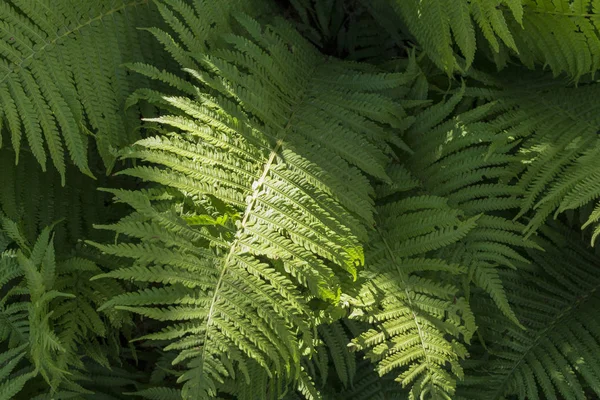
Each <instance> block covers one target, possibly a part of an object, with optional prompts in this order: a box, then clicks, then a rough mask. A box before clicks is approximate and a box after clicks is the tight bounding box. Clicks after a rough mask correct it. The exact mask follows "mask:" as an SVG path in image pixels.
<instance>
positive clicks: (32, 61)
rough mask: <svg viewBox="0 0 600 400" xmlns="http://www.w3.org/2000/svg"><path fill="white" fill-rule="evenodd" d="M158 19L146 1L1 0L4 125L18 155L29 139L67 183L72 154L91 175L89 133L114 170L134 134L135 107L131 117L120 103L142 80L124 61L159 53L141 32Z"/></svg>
mask: <svg viewBox="0 0 600 400" xmlns="http://www.w3.org/2000/svg"><path fill="white" fill-rule="evenodd" d="M157 17H159V16H158V13H156V10H155V9H154V8H153V7H152V6H151V3H150V2H149V1H148V0H130V1H126V0H123V1H121V0H119V1H108V0H102V1H98V2H93V3H90V2H78V1H69V0H58V1H40V2H28V1H27V2H24V1H3V2H2V4H1V5H0V109H1V110H2V113H0V126H3V127H5V128H6V133H7V135H3V136H4V138H5V139H8V138H10V139H9V141H10V143H11V145H12V147H13V149H14V150H15V152H16V154H17V160H18V159H19V154H20V149H21V146H22V143H23V142H26V143H27V145H28V147H29V149H30V150H31V152H32V153H33V155H34V156H35V158H36V160H37V161H38V163H39V164H40V165H41V166H42V169H44V170H45V168H46V164H47V162H48V159H50V161H51V163H52V164H53V165H54V167H55V168H56V169H57V170H58V172H59V174H60V175H61V177H62V180H63V184H64V180H65V174H66V164H67V160H66V159H67V158H70V160H71V161H72V162H73V164H75V165H76V166H77V168H79V170H81V171H82V172H84V173H85V174H87V175H90V176H91V175H92V171H91V170H90V168H89V165H88V150H87V149H88V136H90V135H91V136H93V137H94V138H95V141H96V145H97V148H98V150H99V152H100V155H101V156H102V159H103V160H104V163H105V166H106V167H107V168H108V169H110V168H112V165H113V163H114V159H115V157H114V154H112V153H113V152H114V149H116V148H120V147H122V146H124V145H127V144H130V143H132V142H133V141H134V140H135V139H137V138H136V137H135V136H132V132H133V131H134V129H135V128H136V126H137V125H139V120H138V118H136V111H135V110H131V111H130V112H129V114H127V115H126V114H125V113H124V112H123V105H124V100H125V97H126V96H127V95H128V94H129V93H130V92H131V91H132V90H134V89H136V88H138V87H140V85H141V84H142V83H143V82H144V80H143V79H140V78H139V77H131V76H129V75H127V74H126V73H125V70H124V69H122V68H121V66H120V65H121V64H122V63H123V62H125V61H142V60H148V55H150V54H159V53H157V52H156V49H157V47H155V46H154V45H153V41H152V40H151V37H150V36H149V35H147V34H146V33H144V32H140V31H139V30H137V27H139V26H144V25H148V24H156V23H159V18H157ZM158 60H160V58H158V57H157V62H158ZM7 141H8V140H7ZM2 144H4V145H7V144H8V143H1V142H0V145H2Z"/></svg>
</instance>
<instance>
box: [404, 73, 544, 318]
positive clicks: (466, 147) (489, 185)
mask: <svg viewBox="0 0 600 400" xmlns="http://www.w3.org/2000/svg"><path fill="white" fill-rule="evenodd" d="M467 90H469V89H467V88H465V86H464V84H463V85H462V86H461V88H460V89H458V91H457V92H456V93H455V94H454V95H453V96H452V97H451V98H449V99H448V100H447V101H443V102H440V103H438V104H435V105H433V106H431V107H430V108H428V109H426V110H424V111H423V112H421V113H420V114H418V115H417V116H416V120H415V122H414V124H413V126H412V127H411V128H410V129H409V130H408V132H407V134H406V140H407V143H408V144H409V146H410V147H411V148H412V149H413V151H414V155H413V156H412V157H411V158H410V159H409V160H408V162H407V168H408V169H409V170H410V171H411V172H412V173H413V174H414V176H415V177H417V178H419V180H420V181H421V182H422V186H423V189H424V191H425V192H426V193H428V194H430V195H435V196H441V197H443V198H445V199H447V201H448V204H449V205H450V206H451V207H453V208H455V209H456V210H460V211H461V212H462V213H464V215H465V216H466V217H475V216H479V218H478V219H477V222H476V225H477V226H476V227H474V228H473V229H472V230H470V231H469V233H468V234H466V235H465V236H464V238H461V240H460V241H458V242H456V243H454V244H452V245H451V246H448V247H445V248H444V249H441V250H440V251H439V253H438V254H437V256H438V257H440V258H442V259H444V260H448V261H449V262H454V263H458V264H461V265H464V266H466V267H467V268H469V273H468V276H469V277H470V278H469V279H471V280H472V282H473V283H474V284H475V285H476V286H477V287H479V288H481V289H483V290H484V291H485V292H486V293H488V294H489V295H490V296H491V297H492V298H493V299H494V301H495V302H496V304H497V305H498V308H499V309H500V310H501V311H502V312H503V313H504V314H505V315H507V316H509V317H510V318H511V319H512V320H513V321H514V322H516V323H518V321H517V319H516V317H515V315H514V313H513V311H512V310H511V308H510V306H509V304H508V301H507V299H506V295H505V293H504V291H503V289H502V284H501V280H500V277H499V271H498V270H499V269H501V268H515V265H516V263H522V262H526V261H527V260H526V259H525V258H524V257H523V255H522V252H523V251H524V250H525V249H528V248H536V247H537V246H536V244H535V242H533V241H532V240H525V239H524V238H523V235H522V231H523V229H524V228H525V226H524V225H523V224H521V223H519V222H517V221H513V220H512V216H513V215H514V211H516V209H517V208H518V207H519V205H520V200H519V199H520V198H521V197H522V195H523V192H524V191H523V190H522V189H520V188H519V187H515V186H514V185H513V184H511V182H510V181H511V179H512V177H513V173H514V172H513V166H514V164H516V163H518V162H519V161H520V158H519V157H518V156H517V155H515V154H514V150H513V148H514V147H515V144H513V143H508V144H502V145H499V144H498V143H497V136H496V134H495V131H493V130H490V129H489V128H488V125H487V124H486V123H485V122H483V121H485V120H486V119H487V118H489V117H491V116H494V115H496V113H497V112H498V111H502V110H503V107H504V105H503V104H501V103H498V102H496V101H492V102H485V103H483V104H482V105H480V106H478V107H475V108H472V109H470V110H469V111H466V112H462V113H456V114H455V115H452V114H451V113H453V112H455V109H456V108H457V105H458V104H459V102H461V101H469V98H468V97H465V93H466V91H467ZM468 94H469V95H470V93H468ZM451 115H452V116H451ZM449 116H451V117H449ZM507 211H510V212H508V213H507Z"/></svg>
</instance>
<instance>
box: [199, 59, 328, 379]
mask: <svg viewBox="0 0 600 400" xmlns="http://www.w3.org/2000/svg"><path fill="white" fill-rule="evenodd" d="M320 65H321V62H317V63H315V65H314V66H313V68H312V71H311V73H310V74H308V76H313V75H314V73H315V71H316V70H317V69H318V68H319V66H320ZM308 87H309V85H308V84H307V85H306V86H305V89H304V91H303V92H302V93H301V94H300V95H299V96H298V102H297V103H296V104H295V105H294V106H293V108H292V110H291V113H290V115H289V117H288V120H287V123H286V125H285V126H284V127H283V129H282V131H281V132H280V133H279V134H278V136H277V142H276V143H275V146H274V147H273V148H272V149H271V152H270V154H269V158H268V159H267V162H266V163H265V164H264V167H263V170H262V174H261V175H260V178H259V179H258V180H255V181H254V182H253V183H252V185H251V186H250V187H252V188H253V190H252V194H251V195H250V196H251V201H249V202H248V204H247V206H246V209H245V211H244V214H243V216H242V219H241V222H240V224H239V228H238V230H237V232H236V233H235V236H234V239H233V241H232V242H231V245H230V249H229V253H228V254H227V257H226V258H225V260H224V261H223V267H222V270H221V273H220V275H219V278H218V280H217V283H216V285H215V289H214V293H213V297H212V299H211V301H210V306H209V310H208V314H207V316H206V322H205V324H204V325H205V326H206V329H205V332H204V340H203V341H202V343H203V345H202V352H201V354H200V362H201V364H200V368H203V364H204V360H205V357H206V348H207V345H206V343H207V342H208V339H209V336H210V332H211V327H212V326H213V324H212V320H213V317H214V311H215V305H216V303H217V302H218V300H219V291H220V289H221V287H222V285H223V280H224V279H225V275H226V273H227V270H228V268H229V267H230V263H231V259H232V258H234V257H235V256H236V254H237V252H238V247H239V246H240V244H241V238H242V237H243V236H244V232H245V230H246V223H247V221H248V218H250V216H251V215H252V214H253V209H254V207H255V206H256V204H257V203H258V200H259V197H260V192H261V190H262V188H263V186H264V185H265V184H266V178H267V176H268V175H269V173H270V172H271V167H272V166H273V163H274V161H275V159H276V158H277V157H278V156H279V152H280V151H281V150H282V148H283V145H284V141H283V140H284V139H285V137H286V136H287V134H288V133H289V130H290V128H291V126H292V121H293V120H294V116H295V114H296V110H297V109H298V108H299V107H300V106H301V105H302V104H303V103H304V100H305V98H306V95H307V93H309V91H308V90H307V89H308Z"/></svg>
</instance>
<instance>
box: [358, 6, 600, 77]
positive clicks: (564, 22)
mask: <svg viewBox="0 0 600 400" xmlns="http://www.w3.org/2000/svg"><path fill="white" fill-rule="evenodd" d="M388 2H389V3H390V4H391V5H392V6H393V8H394V9H395V10H396V12H397V13H398V15H399V16H400V17H401V18H402V19H403V21H404V23H405V24H406V26H407V28H408V30H409V31H410V33H411V34H413V35H414V36H415V38H416V41H417V42H418V43H419V45H421V46H422V47H423V50H424V51H425V52H426V53H427V55H428V56H429V58H430V59H431V60H432V61H433V62H434V63H435V64H436V65H437V66H438V67H439V68H440V69H442V70H443V71H446V72H448V73H452V72H454V71H456V70H458V71H466V70H468V69H469V67H470V66H471V65H473V63H474V62H475V60H476V57H477V50H478V49H479V50H481V52H482V53H483V54H486V55H487V56H488V57H489V58H490V59H491V60H493V61H494V62H495V63H496V65H497V67H498V68H504V67H506V66H507V65H508V63H509V62H510V59H511V58H513V57H514V56H516V57H518V58H519V60H520V61H521V63H522V64H523V65H524V66H526V67H528V68H531V69H533V68H535V67H536V65H538V66H540V65H541V66H543V67H549V68H550V69H551V70H552V72H553V74H554V76H555V77H556V76H559V75H561V74H562V73H566V74H567V75H569V76H570V77H571V78H572V79H573V80H575V81H577V80H579V78H581V77H582V76H583V75H586V74H588V73H590V72H591V73H594V72H596V71H597V70H598V67H599V66H600V58H598V50H599V49H600V47H599V46H600V37H599V36H598V31H597V24H598V21H599V19H598V18H599V17H598V7H597V5H596V4H595V2H594V1H591V0H584V1H576V2H573V1H569V0H558V1H556V0H523V1H518V0H477V1H466V0H461V1H447V0H431V1H426V2H425V1H414V0H411V1H399V0H388ZM365 3H367V2H365ZM374 15H375V16H378V15H379V16H378V19H379V20H380V21H382V22H381V23H382V25H384V26H385V25H386V24H389V22H386V21H387V19H386V18H385V16H381V14H377V13H375V14H374ZM388 30H389V29H388Z"/></svg>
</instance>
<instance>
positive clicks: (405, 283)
mask: <svg viewBox="0 0 600 400" xmlns="http://www.w3.org/2000/svg"><path fill="white" fill-rule="evenodd" d="M375 229H376V230H377V234H378V235H379V237H380V238H381V241H382V242H383V244H384V245H385V249H386V251H387V253H388V254H389V256H390V258H391V259H392V262H393V263H394V265H395V266H396V271H398V276H399V277H400V281H401V282H402V286H403V287H404V294H405V296H406V302H407V303H408V307H409V308H410V311H411V313H412V315H413V319H414V320H415V325H416V326H417V332H418V333H419V338H420V339H421V347H422V348H423V354H424V355H425V364H427V369H429V370H432V368H431V362H430V360H429V356H428V355H427V348H426V347H425V335H424V333H423V329H422V328H421V324H419V320H418V318H417V313H416V312H415V311H414V310H415V308H416V307H415V306H414V304H413V302H412V300H411V298H410V292H409V291H408V283H407V282H406V279H405V277H404V272H402V270H401V269H400V267H399V266H398V263H397V262H396V256H394V252H393V251H392V248H391V247H390V245H389V244H388V242H387V240H386V239H385V236H384V235H383V233H382V232H381V230H380V229H379V227H377V226H376V227H375Z"/></svg>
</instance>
